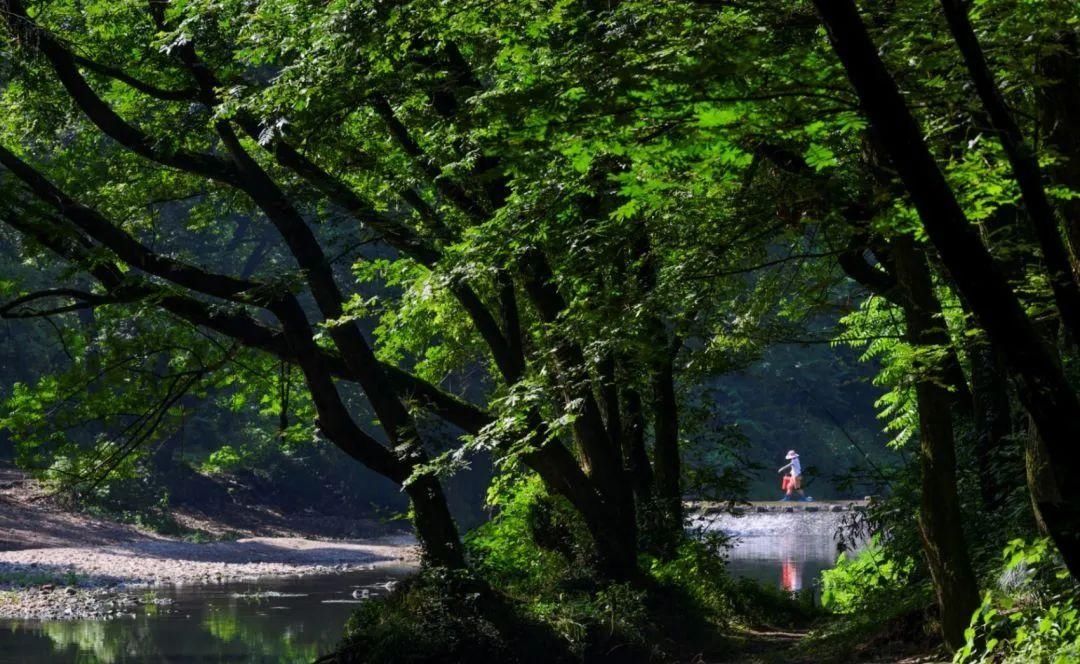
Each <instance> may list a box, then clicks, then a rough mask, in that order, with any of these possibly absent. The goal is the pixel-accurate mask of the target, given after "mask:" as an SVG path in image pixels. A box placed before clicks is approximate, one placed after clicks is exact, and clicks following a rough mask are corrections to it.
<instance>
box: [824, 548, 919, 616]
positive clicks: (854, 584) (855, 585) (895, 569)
mask: <svg viewBox="0 0 1080 664" xmlns="http://www.w3.org/2000/svg"><path fill="white" fill-rule="evenodd" d="M913 567H914V563H913V562H912V561H900V560H897V559H894V558H891V557H887V556H885V555H884V554H883V551H882V546H881V542H880V539H879V538H878V537H876V536H875V537H874V538H873V539H872V540H871V542H870V544H869V545H868V546H866V547H864V548H863V549H862V550H861V551H859V553H858V554H856V555H855V556H854V557H851V556H849V555H848V554H847V553H841V554H840V556H839V558H838V559H837V561H836V566H835V567H834V568H832V569H830V570H825V571H824V572H822V573H821V579H822V591H821V605H822V607H824V608H825V609H827V610H828V611H831V612H833V613H845V614H851V613H857V612H860V611H864V610H866V609H868V608H870V605H872V604H874V603H875V601H876V600H878V599H879V598H881V597H882V596H883V595H890V594H893V593H895V592H897V591H900V590H903V589H905V588H906V587H907V586H908V579H909V577H910V574H911V571H912V568H913Z"/></svg>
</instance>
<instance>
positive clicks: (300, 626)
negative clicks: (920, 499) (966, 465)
mask: <svg viewBox="0 0 1080 664" xmlns="http://www.w3.org/2000/svg"><path fill="white" fill-rule="evenodd" d="M845 514H846V513H832V512H827V511H821V512H814V513H806V512H795V513H784V512H769V513H748V514H746V515H744V516H735V515H731V514H718V515H713V516H709V517H705V518H703V519H700V520H698V521H697V522H696V523H695V524H694V525H695V526H697V527H701V528H704V529H706V530H710V529H711V530H720V531H722V532H724V533H725V534H727V535H729V536H730V537H732V538H733V547H732V548H731V549H730V551H729V555H728V558H729V569H730V571H731V572H732V573H733V574H735V575H738V576H744V577H748V578H751V579H754V580H756V581H759V582H761V583H763V584H766V585H773V586H776V587H778V588H782V589H784V590H788V591H798V590H809V591H811V592H813V594H814V595H815V597H816V596H817V595H818V590H817V588H818V586H817V584H818V576H819V574H820V573H821V571H822V570H824V569H828V568H830V567H832V566H833V565H834V564H835V561H836V555H837V548H836V541H835V539H834V534H835V533H836V531H837V529H838V528H839V527H840V525H841V523H842V520H843V518H844V516H845ZM413 571H415V567H409V566H405V565H379V566H373V567H372V568H370V569H368V570H364V571H358V572H348V573H339V574H333V575H327V576H307V577H303V578H295V577H294V578H289V577H276V578H269V579H265V580H261V581H253V582H243V583H223V584H220V585H191V586H172V587H163V588H158V589H156V590H155V591H154V592H155V593H156V595H157V597H159V598H165V599H169V600H172V603H171V604H166V605H160V606H159V605H154V604H147V605H143V606H141V607H140V608H138V609H137V610H136V611H135V613H134V614H132V615H131V616H130V617H128V618H122V619H115V620H70V621H30V620H21V621H19V620H5V621H0V662H4V663H8V662H11V663H13V664H14V663H16V662H17V663H19V664H30V663H34V662H80V663H85V664H114V663H123V662H146V661H160V662H167V661H183V662H197V661H214V662H220V661H235V662H310V661H312V660H314V659H315V658H316V657H318V656H319V655H320V654H324V653H326V652H328V651H329V650H331V649H332V648H333V647H334V646H335V644H337V643H338V641H339V639H340V638H341V633H342V625H344V623H345V621H346V620H347V619H348V617H349V615H350V614H351V613H352V612H353V611H354V610H355V609H356V606H357V604H359V603H360V602H363V601H364V599H366V598H369V597H375V596H378V595H381V594H384V593H386V592H388V590H389V588H390V587H392V584H393V583H394V582H395V581H396V580H398V579H400V578H402V577H404V576H405V575H407V574H409V573H411V572H413Z"/></svg>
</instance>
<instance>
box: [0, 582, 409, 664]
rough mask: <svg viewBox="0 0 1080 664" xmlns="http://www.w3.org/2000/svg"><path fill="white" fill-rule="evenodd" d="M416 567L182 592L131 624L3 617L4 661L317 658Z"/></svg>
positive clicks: (169, 590) (166, 593)
mask: <svg viewBox="0 0 1080 664" xmlns="http://www.w3.org/2000/svg"><path fill="white" fill-rule="evenodd" d="M415 570H416V568H415V567H409V566H399V565H392V566H387V565H379V566H375V567H372V568H371V569H368V570H364V571H358V572H347V573H340V574H334V575H328V576H307V577H303V578H296V577H293V578H288V577H276V578H269V579H266V580H261V581H253V582H244V583H223V584H220V585H195V586H173V587H165V588H158V589H156V590H155V593H156V595H157V597H159V598H167V599H171V600H172V603H171V604H167V605H153V604H149V605H144V606H142V607H140V608H139V609H137V610H136V612H135V613H134V614H133V615H132V616H131V617H129V618H121V619H114V620H66V621H61V620H50V621H28V620H22V621H18V620H5V621H0V662H4V663H8V662H11V663H12V664H14V663H16V662H17V663H19V664H32V663H37V662H42V663H44V662H57V663H59V662H79V663H80V664H113V663H122V662H222V661H225V662H228V661H232V662H311V661H312V660H314V659H315V658H316V657H318V656H319V655H321V654H325V653H326V652H328V651H329V650H332V649H333V647H334V645H335V644H337V643H338V641H339V640H340V639H341V633H342V626H343V625H344V624H345V621H346V620H347V619H348V617H349V615H350V614H351V613H352V612H353V611H354V610H356V606H357V604H359V603H360V602H363V601H364V600H365V598H368V597H373V596H378V595H381V594H384V593H386V592H388V590H389V588H390V587H392V584H393V583H394V582H395V581H396V580H397V579H400V578H402V577H403V576H405V575H407V574H409V573H411V572H414V571H415Z"/></svg>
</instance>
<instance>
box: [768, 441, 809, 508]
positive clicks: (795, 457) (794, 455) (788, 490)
mask: <svg viewBox="0 0 1080 664" xmlns="http://www.w3.org/2000/svg"><path fill="white" fill-rule="evenodd" d="M784 458H785V459H787V460H788V461H789V462H790V463H788V464H787V465H785V466H781V467H780V468H779V470H777V471H776V472H778V473H782V472H784V471H785V470H788V469H790V473H789V474H788V475H787V476H786V477H784V482H783V485H782V486H783V489H784V497H783V498H781V499H780V500H792V497H791V494H792V492H794V491H798V492H799V500H801V501H803V502H809V501H812V500H813V498H811V497H810V496H808V495H806V492H805V491H803V484H802V463H801V462H800V461H799V453H798V452H796V451H795V450H788V453H787V455H786V456H785V457H784Z"/></svg>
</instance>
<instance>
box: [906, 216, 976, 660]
mask: <svg viewBox="0 0 1080 664" xmlns="http://www.w3.org/2000/svg"><path fill="white" fill-rule="evenodd" d="M892 246H893V256H894V259H895V262H896V277H897V280H898V282H899V285H900V291H901V301H902V306H903V309H904V320H905V323H906V326H907V338H908V341H909V342H910V343H911V344H912V345H913V346H914V347H915V349H916V352H919V351H920V350H924V349H925V350H929V349H933V348H937V347H945V346H948V345H949V344H950V343H951V340H950V339H949V335H948V333H947V332H946V331H945V329H944V325H945V321H944V320H943V319H942V317H941V305H940V303H939V302H938V300H937V297H936V295H935V294H934V289H933V282H932V281H931V277H930V269H929V266H928V265H927V264H926V258H925V256H924V255H923V253H922V252H921V251H920V250H919V249H918V248H917V247H916V246H915V243H914V241H913V240H912V239H911V238H910V237H907V236H904V237H901V238H898V239H897V240H896V241H894V242H893V245H892ZM917 369H918V370H919V371H921V372H922V373H923V375H922V376H921V377H920V378H919V380H918V382H917V383H916V385H915V394H916V399H917V402H918V409H919V466H920V470H921V471H922V476H921V481H922V492H921V496H920V504H919V533H920V535H921V537H922V543H923V552H924V553H925V555H926V559H927V562H928V563H929V566H930V574H931V576H932V577H933V580H934V590H935V592H936V594H937V599H938V606H939V607H940V608H941V631H942V634H943V635H944V637H945V643H946V644H947V645H948V646H949V648H951V649H953V650H955V649H957V648H959V647H961V646H962V645H963V644H964V630H965V629H966V628H967V626H968V623H969V622H970V620H971V614H972V613H974V611H975V609H976V607H978V605H979V592H978V586H977V585H976V583H975V573H974V571H973V570H972V568H971V560H970V559H969V558H968V551H967V545H966V543H965V542H964V529H963V525H962V524H963V516H962V514H961V512H960V500H959V498H958V496H957V493H956V450H955V441H954V438H953V422H952V411H951V405H950V404H951V398H950V396H949V393H948V390H946V389H945V388H944V387H943V386H942V381H941V379H940V376H937V375H935V374H936V373H937V371H938V370H937V369H936V368H935V367H928V366H921V367H917Z"/></svg>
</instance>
